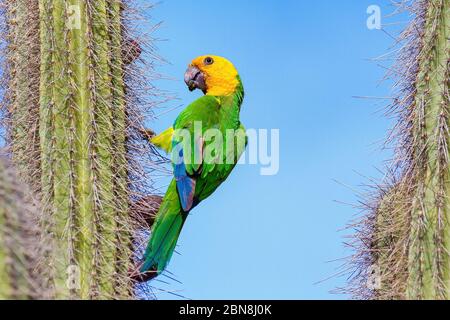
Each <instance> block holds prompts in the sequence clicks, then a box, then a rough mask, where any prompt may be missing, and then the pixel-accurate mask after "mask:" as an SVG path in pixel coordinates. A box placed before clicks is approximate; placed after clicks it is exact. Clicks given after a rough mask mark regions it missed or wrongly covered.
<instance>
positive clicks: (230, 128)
mask: <svg viewBox="0 0 450 320" xmlns="http://www.w3.org/2000/svg"><path fill="white" fill-rule="evenodd" d="M184 81H185V82H186V85H187V86H188V88H189V90H190V91H193V90H195V89H200V90H202V91H203V93H204V96H202V97H201V98H199V99H197V100H196V101H194V102H193V103H191V104H190V105H189V106H187V107H186V109H185V110H184V111H182V112H181V113H180V115H179V116H178V117H177V119H176V120H175V123H174V125H173V127H171V128H169V129H167V130H166V131H164V132H162V133H161V134H159V135H157V136H155V137H153V138H151V139H150V142H151V143H152V144H154V145H155V146H157V147H159V148H161V149H163V150H164V151H166V152H167V153H169V154H171V161H172V166H173V175H174V178H173V179H172V181H171V183H170V185H169V187H168V189H167V192H166V194H165V196H164V198H163V200H162V203H161V206H160V208H159V211H158V213H157V215H156V218H155V223H154V224H153V227H152V231H151V237H150V240H149V243H148V246H147V249H146V251H145V254H144V257H143V260H142V265H141V267H140V272H141V273H142V274H153V275H154V276H156V275H158V274H160V273H161V272H162V271H163V270H164V269H165V268H166V266H167V264H168V263H169V260H170V258H171V256H172V254H173V251H174V249H175V246H176V243H177V241H178V237H179V235H180V232H181V229H182V227H183V225H184V222H185V221H186V218H187V216H188V215H189V212H190V211H191V210H192V209H193V208H194V207H195V206H197V205H198V204H199V203H200V202H201V201H203V200H205V199H206V198H208V197H209V196H210V195H211V194H212V193H213V192H214V191H215V190H216V189H217V188H218V187H219V186H220V185H221V184H222V182H224V181H225V180H226V179H227V177H228V176H229V175H230V173H231V171H232V170H233V168H234V167H235V165H236V163H237V162H238V160H239V158H240V157H241V155H242V153H243V152H244V150H245V147H246V145H247V138H246V136H245V129H244V126H243V125H242V124H241V121H240V118H239V114H240V109H241V105H242V102H243V99H244V88H243V85H242V82H241V79H240V76H239V74H238V72H237V70H236V68H235V67H234V66H233V64H232V63H231V62H230V61H228V60H227V59H225V58H222V57H219V56H213V55H206V56H200V57H198V58H196V59H194V60H193V61H192V62H191V64H190V65H189V67H188V69H187V71H186V73H185V75H184ZM199 126H200V129H196V128H199ZM180 132H182V133H183V134H180ZM211 132H212V133H213V134H212V135H211ZM230 132H231V133H234V134H230ZM186 133H188V136H189V137H190V139H187V138H186V136H185V134H186ZM209 135H211V136H214V138H212V137H209V138H208V136H209ZM218 135H219V136H220V137H219V136H218ZM230 146H231V148H230ZM230 149H231V150H230ZM208 150H210V152H208Z"/></svg>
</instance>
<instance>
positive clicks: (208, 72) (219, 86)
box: [192, 55, 239, 96]
mask: <svg viewBox="0 0 450 320" xmlns="http://www.w3.org/2000/svg"><path fill="white" fill-rule="evenodd" d="M206 57H211V58H213V59H214V63H213V64H211V65H205V64H204V60H205V58H206ZM192 64H193V65H195V66H197V67H198V68H199V69H200V70H201V71H202V72H203V73H204V75H205V82H206V87H207V92H206V94H207V95H211V96H228V95H231V94H233V93H234V92H235V90H236V87H237V86H238V84H239V82H238V79H237V77H238V72H237V70H236V68H235V67H234V66H233V64H232V63H231V62H230V61H228V60H227V59H225V58H222V57H219V56H214V55H205V56H201V57H198V58H196V59H194V60H193V61H192Z"/></svg>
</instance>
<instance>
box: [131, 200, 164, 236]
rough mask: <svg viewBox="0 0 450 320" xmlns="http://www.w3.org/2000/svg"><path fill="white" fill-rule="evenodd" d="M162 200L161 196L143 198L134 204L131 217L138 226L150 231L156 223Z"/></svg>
mask: <svg viewBox="0 0 450 320" xmlns="http://www.w3.org/2000/svg"><path fill="white" fill-rule="evenodd" d="M162 199H163V198H162V197H161V196H157V195H149V196H145V197H142V198H141V199H139V200H137V201H136V202H135V203H133V204H132V206H131V210H130V211H131V217H132V218H133V220H134V221H136V222H137V224H138V225H140V226H142V227H144V228H148V229H150V228H151V226H152V225H153V222H154V221H155V216H156V214H157V213H158V210H159V207H160V205H161V202H162Z"/></svg>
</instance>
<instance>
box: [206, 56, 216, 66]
mask: <svg viewBox="0 0 450 320" xmlns="http://www.w3.org/2000/svg"><path fill="white" fill-rule="evenodd" d="M204 63H205V65H207V66H208V65H210V64H213V63H214V59H213V58H211V57H206V58H205V61H204Z"/></svg>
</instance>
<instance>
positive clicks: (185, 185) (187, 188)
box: [172, 148, 196, 212]
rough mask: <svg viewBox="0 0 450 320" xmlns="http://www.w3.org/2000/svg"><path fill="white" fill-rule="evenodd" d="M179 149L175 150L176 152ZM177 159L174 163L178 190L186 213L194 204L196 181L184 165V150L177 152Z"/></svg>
mask: <svg viewBox="0 0 450 320" xmlns="http://www.w3.org/2000/svg"><path fill="white" fill-rule="evenodd" d="M176 149H178V148H175V150H176ZM175 156H176V158H175V159H173V160H172V161H173V163H174V176H175V180H176V182H177V190H178V194H179V196H180V201H181V207H182V208H183V210H184V211H185V212H189V210H191V209H192V206H193V204H194V194H195V184H196V183H195V179H194V178H192V177H190V176H189V175H188V174H187V172H186V165H185V163H184V156H183V149H182V148H180V149H179V150H176V151H175Z"/></svg>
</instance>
